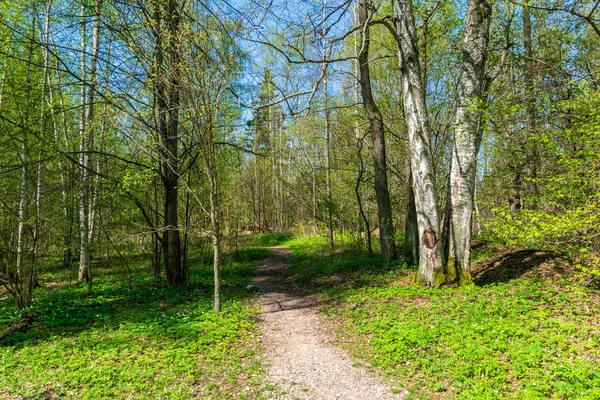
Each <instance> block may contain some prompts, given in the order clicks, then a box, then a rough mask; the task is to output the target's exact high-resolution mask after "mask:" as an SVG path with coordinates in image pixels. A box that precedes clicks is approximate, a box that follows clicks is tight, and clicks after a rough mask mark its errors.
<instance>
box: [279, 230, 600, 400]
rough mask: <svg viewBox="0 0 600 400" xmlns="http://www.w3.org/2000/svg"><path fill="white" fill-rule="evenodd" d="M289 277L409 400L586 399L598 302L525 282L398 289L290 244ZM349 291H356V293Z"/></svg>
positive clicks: (381, 267)
mask: <svg viewBox="0 0 600 400" xmlns="http://www.w3.org/2000/svg"><path fill="white" fill-rule="evenodd" d="M288 245H289V246H290V247H291V248H292V249H293V250H294V256H293V265H292V267H291V272H292V274H293V276H294V277H295V278H296V280H297V282H298V283H299V284H301V285H302V286H304V287H310V288H311V289H312V290H316V291H317V293H319V294H321V295H322V296H324V297H326V298H327V299H330V300H333V301H331V302H328V303H327V304H328V306H327V308H326V312H327V313H328V314H330V315H332V316H333V317H335V319H336V321H341V327H340V328H339V329H340V335H341V336H342V337H345V338H347V343H349V344H348V345H347V346H348V347H349V348H350V350H351V351H352V353H353V354H354V355H356V356H358V357H360V358H363V359H364V360H365V361H366V362H368V365H370V366H373V367H378V368H380V369H381V370H383V371H385V373H386V375H387V377H388V378H389V379H390V380H391V381H392V382H393V383H394V384H397V385H398V386H402V387H405V388H406V389H409V390H410V391H411V396H410V398H424V399H425V398H427V399H429V398H460V399H498V398H509V399H543V398H578V399H596V398H598V397H599V396H600V389H599V388H600V372H599V371H600V332H598V329H597V310H598V306H599V305H600V294H599V293H598V292H596V291H591V290H585V289H581V288H578V289H577V290H575V289H570V288H567V287H564V286H559V285H557V284H551V283H549V282H543V281H539V280H536V279H533V278H521V279H515V280H513V281H509V282H506V283H501V284H492V285H489V286H485V287H477V286H470V287H466V288H459V289H453V288H445V289H443V290H441V289H424V288H422V287H420V286H415V285H411V286H404V285H403V280H402V279H401V278H402V277H403V276H404V275H405V273H407V272H406V271H403V270H401V269H397V268H394V267H393V266H386V265H385V264H384V263H383V262H382V261H381V260H378V259H375V258H369V257H366V256H365V255H364V254H360V253H356V252H342V253H339V254H337V255H335V256H333V257H332V258H327V257H323V250H324V249H325V248H326V247H325V246H326V241H325V240H324V239H322V238H314V237H313V238H300V239H294V240H292V241H290V242H288ZM357 283H358V284H357Z"/></svg>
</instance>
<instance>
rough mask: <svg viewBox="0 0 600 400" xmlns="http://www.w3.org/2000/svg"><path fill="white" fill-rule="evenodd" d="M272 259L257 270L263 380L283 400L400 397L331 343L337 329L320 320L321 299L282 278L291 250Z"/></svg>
mask: <svg viewBox="0 0 600 400" xmlns="http://www.w3.org/2000/svg"><path fill="white" fill-rule="evenodd" d="M272 250H273V256H272V257H271V258H269V259H268V260H267V261H266V263H265V264H264V265H263V266H262V267H260V268H259V269H258V271H257V276H256V278H255V279H254V281H253V283H254V284H255V285H256V286H258V287H259V288H260V296H259V298H258V304H259V305H260V307H261V314H260V322H261V323H260V329H261V331H262V333H263V337H262V341H263V344H264V345H265V347H266V354H265V358H266V361H267V364H268V365H267V366H266V368H267V380H268V381H269V382H270V383H271V384H272V385H273V387H274V388H276V391H275V392H274V393H273V396H274V397H276V398H281V399H320V400H333V399H347V400H371V399H372V400H380V399H381V400H383V399H401V398H403V397H404V391H401V390H398V389H395V390H392V389H390V388H389V387H387V386H386V385H384V384H383V383H382V382H380V380H379V379H377V377H376V376H375V375H374V374H373V373H372V372H371V371H368V370H367V369H366V368H364V367H361V366H358V365H356V364H355V362H354V361H353V359H352V357H350V356H349V355H348V354H347V353H346V351H344V350H343V349H342V348H340V347H338V346H334V345H333V344H332V343H331V342H332V341H335V340H337V339H338V338H336V337H335V331H333V330H332V329H331V327H330V326H328V325H327V323H326V322H325V321H323V320H322V318H321V316H320V313H319V308H320V301H319V300H318V299H317V298H316V297H315V296H312V295H308V294H302V293H300V292H298V290H296V288H295V287H294V284H293V282H291V281H290V279H289V278H288V277H287V276H286V270H287V266H288V261H289V257H290V250H289V249H286V248H283V247H272Z"/></svg>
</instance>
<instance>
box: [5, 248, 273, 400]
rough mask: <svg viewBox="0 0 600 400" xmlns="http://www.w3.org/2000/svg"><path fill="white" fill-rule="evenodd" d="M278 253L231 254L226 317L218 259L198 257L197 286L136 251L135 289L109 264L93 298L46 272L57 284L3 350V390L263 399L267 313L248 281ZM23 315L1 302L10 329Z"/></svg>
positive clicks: (99, 270)
mask: <svg viewBox="0 0 600 400" xmlns="http://www.w3.org/2000/svg"><path fill="white" fill-rule="evenodd" d="M268 254H269V251H268V249H264V248H257V247H252V248H248V249H245V250H242V251H240V252H238V253H236V254H234V255H233V256H232V257H231V259H232V261H231V263H230V264H229V265H227V266H225V267H224V268H223V274H222V278H223V292H224V299H223V300H224V303H223V312H222V313H220V314H218V315H215V314H214V313H213V312H212V298H211V294H212V282H211V279H212V270H211V268H212V267H211V266H210V265H198V264H192V267H191V272H192V276H191V285H190V286H183V287H156V286H152V285H151V283H152V277H151V276H150V275H151V274H150V273H149V272H148V266H147V265H146V264H147V263H146V262H145V261H144V258H143V257H141V258H140V257H138V258H135V257H132V258H131V260H130V265H131V267H132V270H133V278H134V279H133V285H132V286H131V287H130V286H129V285H128V282H127V281H126V280H123V279H122V278H123V277H122V276H121V275H122V274H120V273H118V272H115V271H116V269H115V268H117V267H116V266H114V265H113V266H111V265H109V264H110V263H109V262H101V263H99V264H97V265H96V266H95V269H94V271H95V272H96V279H95V286H94V297H93V298H87V297H86V288H85V287H84V285H77V284H71V283H69V281H68V277H65V274H64V273H62V272H49V273H48V275H47V276H44V275H42V279H46V280H50V282H48V283H56V285H55V287H56V288H55V289H54V290H49V289H47V288H42V289H38V290H37V291H36V293H35V296H36V301H35V302H34V304H33V305H32V307H31V308H30V309H28V310H26V311H25V312H36V313H39V316H38V318H37V320H36V321H35V322H34V323H32V324H31V325H30V326H29V327H28V329H27V330H26V331H25V332H17V333H14V334H13V335H11V336H10V337H9V338H8V339H7V342H6V343H5V345H3V346H1V347H0V388H2V390H3V391H4V392H0V396H1V395H4V394H5V395H7V396H8V395H10V396H18V397H30V398H31V397H32V398H37V397H40V398H42V397H43V398H49V396H53V397H52V398H54V397H56V398H59V397H60V398H82V399H101V398H111V399H112V398H115V399H118V398H170V399H171V398H172V399H178V398H179V399H188V398H191V397H198V398H209V399H210V398H215V399H216V398H219V399H223V398H225V399H226V398H254V397H256V396H257V394H258V393H259V392H260V387H261V384H262V382H261V374H262V373H263V370H262V367H261V365H260V363H259V362H258V360H259V353H260V351H261V350H260V344H259V341H258V336H257V335H258V334H257V332H256V329H255V318H254V317H255V316H256V313H257V311H258V310H257V309H256V308H255V307H254V306H252V305H251V303H250V302H249V299H250V298H251V296H253V292H249V291H248V290H247V289H246V285H247V284H248V283H249V282H250V279H251V277H252V276H253V272H254V269H255V267H256V266H258V265H259V264H260V263H261V262H262V260H263V259H264V258H265V257H266V256H268ZM103 272H104V273H103ZM61 277H62V278H64V280H66V282H60V279H61ZM21 317H22V312H16V311H14V310H13V308H12V303H11V302H10V300H9V299H7V300H4V301H2V302H0V330H1V331H4V329H5V328H6V327H8V326H10V325H12V324H14V323H15V322H16V321H18V320H19V319H20V318H21ZM44 396H45V397H44Z"/></svg>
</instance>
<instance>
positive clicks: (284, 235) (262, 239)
mask: <svg viewBox="0 0 600 400" xmlns="http://www.w3.org/2000/svg"><path fill="white" fill-rule="evenodd" d="M292 237H293V234H292V233H291V232H276V233H263V234H261V235H256V236H254V237H253V238H252V241H253V242H255V243H256V244H258V245H261V246H277V245H280V244H283V243H285V242H286V241H288V240H290V239H291V238H292Z"/></svg>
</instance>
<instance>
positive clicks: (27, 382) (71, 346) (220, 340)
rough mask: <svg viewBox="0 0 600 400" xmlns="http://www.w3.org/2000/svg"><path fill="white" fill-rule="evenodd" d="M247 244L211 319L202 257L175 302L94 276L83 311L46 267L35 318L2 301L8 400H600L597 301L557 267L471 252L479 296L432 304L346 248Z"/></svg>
mask: <svg viewBox="0 0 600 400" xmlns="http://www.w3.org/2000/svg"><path fill="white" fill-rule="evenodd" d="M242 244H243V245H244V247H242V248H240V249H239V250H238V251H235V252H230V253H227V254H225V255H224V264H223V269H222V279H223V293H224V298H223V312H222V313H220V314H219V315H215V314H214V313H213V312H212V290H213V287H212V266H211V255H210V251H208V250H207V249H204V250H201V249H194V250H193V251H192V253H191V257H190V262H191V265H192V268H191V276H190V283H189V285H183V286H181V287H165V286H164V285H159V286H156V284H155V283H154V282H153V278H152V274H151V272H150V263H149V256H148V255H147V254H137V253H131V254H129V253H126V254H124V258H123V259H121V258H116V257H113V258H98V259H96V260H94V263H93V267H94V268H93V273H94V276H95V280H94V293H93V294H94V295H93V296H92V297H88V296H87V293H86V292H87V290H86V285H85V284H79V283H77V282H76V276H77V271H76V269H64V268H63V267H62V266H60V265H59V264H58V263H55V262H45V263H44V265H41V266H40V275H39V280H40V283H41V286H42V287H40V288H38V289H36V290H35V293H34V303H33V304H32V306H30V307H29V308H28V309H26V310H23V311H15V310H14V307H13V304H12V299H11V298H10V296H8V295H7V294H6V293H2V292H1V291H0V334H1V333H3V332H7V331H9V330H10V329H11V328H13V327H18V328H19V329H18V330H16V331H14V332H12V333H11V334H10V335H8V336H7V337H5V338H3V340H2V342H1V343H0V399H5V398H6V399H25V398H27V399H74V398H77V399H103V398H105V399H109V398H110V399H147V398H153V399H182V400H183V399H190V398H200V399H219V400H220V399H249V400H250V399H265V398H283V399H286V398H299V399H327V398H344V395H345V394H347V393H349V392H350V393H351V395H350V396H348V397H346V398H352V399H360V398H368V399H377V398H386V399H387V398H398V397H401V396H404V395H405V394H406V391H407V392H408V394H406V397H404V398H405V400H407V399H484V400H485V399H515V400H517V399H518V400H533V399H581V400H597V399H599V398H600V312H599V310H600V290H598V289H599V288H598V287H592V286H593V285H590V284H589V283H590V280H589V279H588V278H586V277H585V276H584V275H582V274H581V273H580V272H581V271H580V270H578V268H579V267H578V266H577V265H574V264H572V263H571V262H570V261H569V259H568V257H565V256H564V255H561V254H557V253H551V252H545V251H538V250H532V249H510V248H506V247H503V246H501V245H498V244H496V243H493V242H482V241H478V242H476V243H475V245H474V249H473V259H474V265H475V271H474V274H473V276H474V280H475V285H473V286H471V287H467V288H453V287H444V288H442V289H424V288H421V287H418V286H413V285H409V284H408V282H409V279H408V277H409V276H410V274H412V273H414V270H413V269H410V268H408V267H407V266H406V265H405V264H404V263H403V262H402V261H394V262H391V263H390V262H385V261H384V260H382V259H381V258H379V257H374V256H369V255H368V254H367V253H366V252H365V251H364V250H357V249H356V244H355V242H353V241H352V240H351V238H349V237H344V236H343V235H339V236H338V240H337V241H336V248H335V251H334V252H330V251H329V249H328V247H327V238H326V237H324V236H313V237H296V238H292V237H290V236H289V235H281V234H270V235H262V236H254V237H248V238H245V239H244V241H243V243H242ZM273 246H282V247H275V249H274V250H269V249H268V247H273ZM273 252H274V254H273ZM265 260H269V261H267V262H265ZM124 261H126V264H124ZM286 265H287V268H286ZM261 266H262V268H261ZM582 277H583V278H582ZM254 285H258V286H260V287H261V288H262V291H258V290H256V287H255V286H254ZM261 307H262V311H261ZM382 382H383V383H385V384H383V383H382ZM340 383H341V384H342V385H339V384H340ZM386 385H387V386H386ZM340 386H341V387H340ZM365 388H366V389H367V390H366V391H365V390H364V389H365ZM388 388H391V390H389V389H388Z"/></svg>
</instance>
